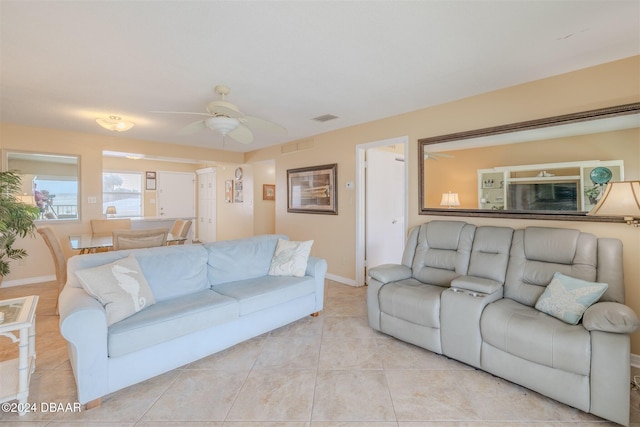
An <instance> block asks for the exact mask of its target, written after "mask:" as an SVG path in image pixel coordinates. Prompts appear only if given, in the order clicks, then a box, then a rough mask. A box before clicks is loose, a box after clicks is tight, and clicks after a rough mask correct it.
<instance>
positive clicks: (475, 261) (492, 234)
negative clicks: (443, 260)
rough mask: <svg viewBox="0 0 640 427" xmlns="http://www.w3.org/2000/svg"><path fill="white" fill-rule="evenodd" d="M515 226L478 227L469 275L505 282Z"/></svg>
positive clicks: (470, 260) (472, 249)
mask: <svg viewBox="0 0 640 427" xmlns="http://www.w3.org/2000/svg"><path fill="white" fill-rule="evenodd" d="M512 238H513V228H510V227H492V226H481V227H478V228H476V233H475V236H474V238H473V247H472V248H471V257H470V259H469V271H468V272H467V275H469V276H474V277H481V278H483V279H491V280H495V281H496V282H498V283H504V281H505V277H506V275H507V265H508V264H509V251H510V249H511V240H512Z"/></svg>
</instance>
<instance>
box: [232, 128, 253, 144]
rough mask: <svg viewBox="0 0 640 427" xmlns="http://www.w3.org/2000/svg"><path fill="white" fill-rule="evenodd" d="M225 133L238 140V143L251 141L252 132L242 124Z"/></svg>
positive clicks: (249, 142)
mask: <svg viewBox="0 0 640 427" xmlns="http://www.w3.org/2000/svg"><path fill="white" fill-rule="evenodd" d="M227 135H228V136H230V137H231V138H233V139H235V140H236V141H238V142H239V143H240V144H251V143H252V142H253V132H251V130H250V129H249V128H248V127H246V126H245V125H243V124H240V125H238V127H237V128H235V129H234V130H232V131H231V132H229V133H228V134H227Z"/></svg>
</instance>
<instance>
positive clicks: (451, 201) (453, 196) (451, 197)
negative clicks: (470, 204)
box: [440, 191, 460, 208]
mask: <svg viewBox="0 0 640 427" xmlns="http://www.w3.org/2000/svg"><path fill="white" fill-rule="evenodd" d="M440 206H447V207H449V208H450V207H451V206H460V200H458V193H452V192H451V191H449V192H448V193H443V194H442V200H440Z"/></svg>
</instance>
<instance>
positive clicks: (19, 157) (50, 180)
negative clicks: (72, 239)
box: [6, 151, 80, 221]
mask: <svg viewBox="0 0 640 427" xmlns="http://www.w3.org/2000/svg"><path fill="white" fill-rule="evenodd" d="M6 169H7V170H15V171H17V172H18V173H19V174H20V175H21V176H22V190H21V198H22V201H23V203H27V204H30V205H34V206H37V207H38V208H40V218H39V219H40V220H42V221H59V220H76V219H79V218H80V213H79V185H78V176H79V158H78V156H67V155H57V154H40V153H29V152H14V151H12V152H7V153H6Z"/></svg>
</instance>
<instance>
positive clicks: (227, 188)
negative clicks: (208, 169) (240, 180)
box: [224, 179, 233, 203]
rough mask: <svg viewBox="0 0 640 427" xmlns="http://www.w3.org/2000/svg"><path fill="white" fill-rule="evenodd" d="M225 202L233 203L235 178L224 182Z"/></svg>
mask: <svg viewBox="0 0 640 427" xmlns="http://www.w3.org/2000/svg"><path fill="white" fill-rule="evenodd" d="M224 202H225V203H233V180H232V179H227V180H226V181H225V182H224Z"/></svg>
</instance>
